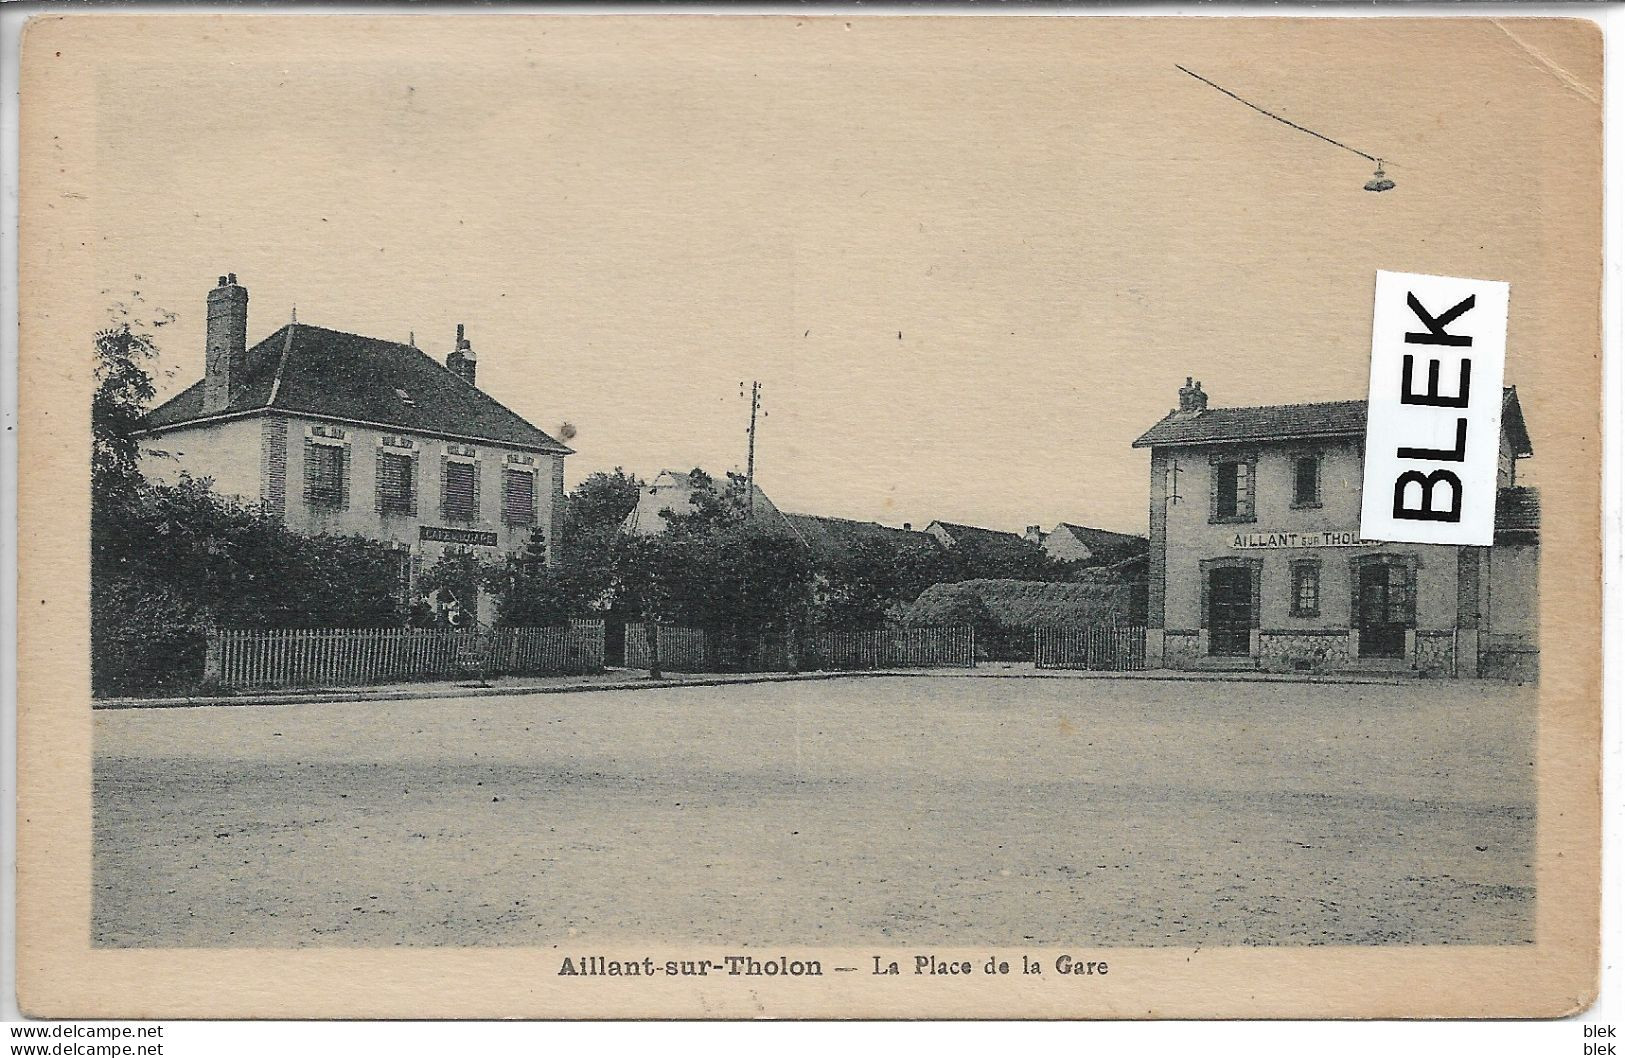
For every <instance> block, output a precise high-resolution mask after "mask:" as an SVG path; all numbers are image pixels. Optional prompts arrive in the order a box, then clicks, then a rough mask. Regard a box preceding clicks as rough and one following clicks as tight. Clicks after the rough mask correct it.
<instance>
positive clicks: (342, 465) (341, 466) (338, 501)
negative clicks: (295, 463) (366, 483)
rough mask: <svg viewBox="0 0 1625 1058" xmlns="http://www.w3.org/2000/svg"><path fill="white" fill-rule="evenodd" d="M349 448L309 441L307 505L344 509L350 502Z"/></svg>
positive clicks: (306, 475)
mask: <svg viewBox="0 0 1625 1058" xmlns="http://www.w3.org/2000/svg"><path fill="white" fill-rule="evenodd" d="M349 463H350V446H349V445H328V444H316V443H315V442H313V441H306V442H305V504H306V506H309V507H327V508H338V509H343V508H345V507H348V506H349V503H350V488H349V477H350V474H349Z"/></svg>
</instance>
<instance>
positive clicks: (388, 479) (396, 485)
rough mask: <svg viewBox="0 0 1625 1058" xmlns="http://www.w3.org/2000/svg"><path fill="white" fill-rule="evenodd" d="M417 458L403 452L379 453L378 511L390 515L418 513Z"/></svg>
mask: <svg viewBox="0 0 1625 1058" xmlns="http://www.w3.org/2000/svg"><path fill="white" fill-rule="evenodd" d="M416 478H417V457H416V455H415V454H414V455H407V454H405V453H402V452H384V451H380V452H379V453H378V509H379V510H380V511H387V512H389V513H390V514H416V513H417V481H416Z"/></svg>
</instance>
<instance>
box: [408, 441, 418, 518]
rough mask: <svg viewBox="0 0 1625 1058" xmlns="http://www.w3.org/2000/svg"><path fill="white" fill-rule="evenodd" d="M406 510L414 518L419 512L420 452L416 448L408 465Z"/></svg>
mask: <svg viewBox="0 0 1625 1058" xmlns="http://www.w3.org/2000/svg"><path fill="white" fill-rule="evenodd" d="M406 474H407V477H406V510H407V513H408V514H410V515H412V516H413V517H414V518H415V517H417V513H418V454H417V450H416V449H414V450H413V452H412V459H411V462H409V463H407V465H406Z"/></svg>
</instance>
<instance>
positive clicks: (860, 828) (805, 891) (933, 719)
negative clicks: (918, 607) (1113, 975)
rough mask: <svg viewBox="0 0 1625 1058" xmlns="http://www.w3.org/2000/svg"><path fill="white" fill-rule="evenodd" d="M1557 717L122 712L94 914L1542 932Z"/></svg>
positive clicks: (452, 939)
mask: <svg viewBox="0 0 1625 1058" xmlns="http://www.w3.org/2000/svg"><path fill="white" fill-rule="evenodd" d="M1534 713H1535V694H1534V691H1533V690H1532V689H1530V688H1520V687H1508V686H1501V685H1497V684H1493V683H1473V682H1466V681H1463V682H1455V681H1440V682H1419V683H1415V684H1408V685H1404V686H1350V685H1305V684H1292V683H1222V684H1219V683H1202V682H1150V681H1142V680H1100V679H1092V680H1081V679H1079V680H1072V679H1047V680H1017V679H981V678H975V677H950V676H923V677H871V678H857V677H854V678H849V679H838V680H829V681H818V682H809V683H779V684H756V685H746V686H736V687H707V688H664V689H658V690H643V691H605V692H595V693H589V694H568V695H541V696H534V697H514V698H479V699H469V700H458V699H447V700H437V701H427V702H421V701H420V702H412V701H386V702H360V703H347V704H333V703H324V704H315V705H299V706H261V707H255V706H239V707H226V708H198V709H166V710H128V711H113V712H99V713H98V714H97V715H96V718H95V722H96V740H97V741H96V750H97V758H96V776H95V878H94V880H95V915H94V937H95V940H96V942H97V943H99V944H102V945H112V946H188V947H202V946H233V947H235V946H270V947H290V946H311V945H347V946H391V945H447V944H449V945H521V944H523V945H539V944H551V943H558V942H560V941H565V940H568V941H569V942H571V943H572V945H578V944H580V943H582V942H591V941H612V940H617V939H624V938H628V937H632V936H638V937H644V938H651V937H655V938H664V939H669V940H672V941H689V942H698V943H717V944H728V945H751V946H762V945H774V944H791V943H793V944H801V945H815V944H820V943H824V944H851V945H862V944H870V943H873V944H888V945H899V944H904V943H931V944H949V943H952V944H957V945H962V946H963V945H973V944H975V945H981V944H989V945H992V944H999V945H1005V944H1008V945H1014V944H1020V943H1023V942H1028V943H1034V944H1049V945H1089V946H1102V945H1136V946H1140V945H1181V946H1183V945H1190V946H1196V945H1206V946H1215V945H1234V944H1294V945H1295V944H1506V943H1521V942H1528V941H1530V940H1531V939H1532V934H1533V929H1534V871H1533V868H1532V864H1533V862H1534V860H1533V856H1534V764H1533V759H1534V758H1533V746H1534Z"/></svg>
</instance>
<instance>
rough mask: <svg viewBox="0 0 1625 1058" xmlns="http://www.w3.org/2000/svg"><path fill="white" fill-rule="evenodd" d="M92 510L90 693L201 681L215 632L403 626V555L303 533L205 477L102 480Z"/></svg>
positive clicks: (351, 540) (375, 546) (380, 546)
mask: <svg viewBox="0 0 1625 1058" xmlns="http://www.w3.org/2000/svg"><path fill="white" fill-rule="evenodd" d="M101 486H102V487H100V488H98V489H97V490H96V492H95V493H94V501H93V504H92V510H91V643H92V649H91V687H92V690H93V692H94V693H96V694H98V695H107V694H151V693H156V692H158V691H162V690H168V689H174V688H178V687H185V686H189V685H195V684H196V683H197V681H198V680H199V679H200V678H201V677H202V675H203V655H204V649H205V645H206V637H207V632H208V630H209V629H210V628H216V627H219V628H316V627H348V628H378V627H395V626H399V625H401V624H402V623H404V616H405V615H404V614H403V613H402V611H401V605H400V601H399V600H398V599H397V598H396V596H395V592H396V590H397V586H398V584H399V571H400V557H399V554H398V552H395V551H394V550H393V549H391V548H390V547H389V546H388V545H386V544H380V543H377V542H374V541H370V540H365V539H362V538H360V537H344V536H316V537H307V536H301V535H300V534H298V533H295V532H292V531H291V530H289V529H287V528H285V527H284V526H283V525H282V524H281V522H279V521H278V520H277V519H275V518H273V517H271V516H269V515H267V514H266V513H264V512H263V511H262V510H260V509H259V508H258V507H254V506H249V505H246V504H242V503H239V502H237V501H235V500H231V499H228V498H225V497H222V496H219V495H217V494H216V493H214V492H213V491H212V490H211V489H210V488H209V483H208V482H207V481H198V480H192V479H190V478H187V479H183V480H182V481H181V483H180V484H178V485H155V484H151V483H149V482H146V481H143V480H141V479H140V478H138V477H126V478H121V479H119V480H118V481H116V482H109V481H106V480H104V481H103V482H102V483H101Z"/></svg>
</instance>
